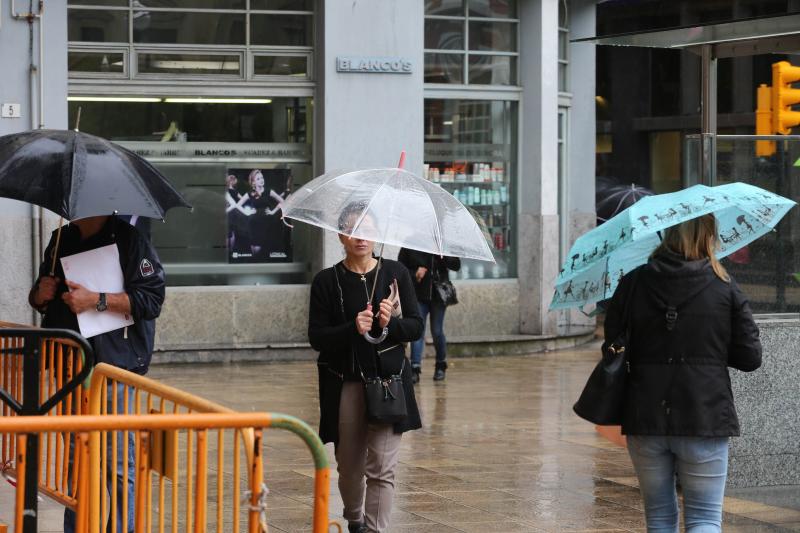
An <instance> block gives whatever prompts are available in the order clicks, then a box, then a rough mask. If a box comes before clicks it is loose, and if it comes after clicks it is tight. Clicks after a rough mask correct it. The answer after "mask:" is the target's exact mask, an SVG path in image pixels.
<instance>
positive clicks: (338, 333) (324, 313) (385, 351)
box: [308, 259, 422, 443]
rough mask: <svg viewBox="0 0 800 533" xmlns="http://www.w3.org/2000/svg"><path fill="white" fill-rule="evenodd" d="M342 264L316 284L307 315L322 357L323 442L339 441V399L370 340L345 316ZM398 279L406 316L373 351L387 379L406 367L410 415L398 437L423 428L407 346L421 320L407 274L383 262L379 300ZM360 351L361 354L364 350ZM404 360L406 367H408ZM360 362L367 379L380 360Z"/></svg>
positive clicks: (397, 426) (398, 429)
mask: <svg viewBox="0 0 800 533" xmlns="http://www.w3.org/2000/svg"><path fill="white" fill-rule="evenodd" d="M340 265H341V263H339V264H337V265H335V266H333V267H330V268H326V269H325V270H322V271H321V272H319V273H318V274H317V275H316V276H315V277H314V281H313V282H312V284H311V302H310V305H309V317H308V339H309V341H310V343H311V347H312V348H314V349H315V350H317V351H318V352H320V354H319V358H318V359H317V368H318V372H319V403H320V424H319V435H320V438H321V439H322V441H323V442H334V443H338V441H339V400H340V397H341V394H342V383H343V380H344V374H345V372H346V368H347V367H348V366H350V365H352V364H353V357H355V355H354V354H355V350H354V346H355V345H356V343H362V342H366V341H365V340H364V339H363V337H361V335H359V333H358V330H357V329H356V323H355V317H354V316H352V317H351V316H344V313H343V310H342V299H341V298H342V297H341V293H340V292H339V286H340V283H337V274H338V276H342V272H341V270H339V271H338V273H337V272H336V271H334V269H336V268H338V269H341V268H343V267H341V266H340ZM393 279H396V280H397V283H398V287H399V290H400V303H401V306H402V308H403V309H402V310H403V317H402V318H394V317H393V318H392V319H391V320H390V321H389V325H388V328H389V334H388V336H387V337H386V339H385V340H384V341H383V342H382V343H381V344H378V345H376V346H375V347H374V348H375V350H377V351H378V352H381V353H380V361H381V374H382V377H388V376H390V375H392V374H397V373H398V372H400V370H401V369H402V374H401V375H402V380H403V389H404V392H405V399H406V408H407V410H408V416H407V417H406V419H405V420H404V421H402V422H398V423H396V424H394V431H395V433H403V432H405V431H409V430H412V429H419V428H420V427H422V421H421V419H420V414H419V408H418V407H417V400H416V398H415V396H414V386H413V384H412V382H411V364H410V363H409V362H408V360H407V358H406V354H405V344H404V343H408V342H412V341H415V340H417V339H418V338H419V337H420V336H421V335H422V318H421V317H420V315H419V309H418V306H417V299H416V297H415V296H414V289H413V287H412V284H411V278H410V277H409V275H408V270H406V268H405V267H404V266H403V265H401V264H400V263H398V262H396V261H390V260H387V259H384V260H382V262H381V268H380V271H379V273H378V282H377V286H376V288H375V297H374V300H373V301H375V302H379V301H381V300H383V299H384V298H386V297H388V296H389V286H390V284H391V282H392V280H393ZM359 353H362V351H360V352H359ZM404 361H405V364H403V363H404ZM358 364H359V365H361V367H362V368H363V370H364V373H365V375H370V376H372V375H374V374H375V373H376V370H375V366H376V365H375V358H374V357H368V358H363V357H359V361H358Z"/></svg>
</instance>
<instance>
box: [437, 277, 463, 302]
mask: <svg viewBox="0 0 800 533" xmlns="http://www.w3.org/2000/svg"><path fill="white" fill-rule="evenodd" d="M433 288H434V290H435V291H436V294H438V295H439V298H440V299H441V300H442V303H444V305H445V306H448V305H455V304H457V303H458V295H457V294H456V288H455V286H454V285H453V284H452V283H451V282H450V280H444V281H434V282H433Z"/></svg>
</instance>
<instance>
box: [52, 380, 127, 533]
mask: <svg viewBox="0 0 800 533" xmlns="http://www.w3.org/2000/svg"><path fill="white" fill-rule="evenodd" d="M113 388H114V387H113V386H112V385H111V384H109V385H108V391H107V392H108V395H107V398H106V400H107V401H108V406H107V407H108V408H107V411H106V412H107V413H113V412H114V404H113V403H112V401H113V397H114V396H113V395H114V394H116V395H117V413H118V414H124V413H125V390H126V389H127V392H128V413H129V414H130V413H133V399H134V394H133V387H126V386H125V385H119V384H118V385H117V386H116V389H117V390H116V392H114V391H113ZM116 433H117V458H116V461H117V482H116V483H114V480H113V478H112V473H111V472H112V471H111V463H112V461H113V460H114V459H113V458H112V455H111V452H112V450H111V432H109V433H108V437H107V439H106V440H107V446H108V448H107V449H106V461H107V462H106V469H107V471H106V484H107V487H108V491H109V493H110V492H111V491H112V490H114V487H116V492H117V518H116V520H117V533H126V532H133V530H134V521H133V519H134V513H135V509H136V493H135V488H134V487H135V481H136V464H135V461H136V451H135V448H134V445H135V442H136V434H135V432H133V431H129V432H128V439H127V446H126V444H125V442H126V439H125V432H124V431H117V432H116ZM126 452H127V456H128V486H127V493H128V505H127V507H128V516H127V522H128V527H127V529H126V528H124V527H122V498H123V494H124V493H125V486H124V483H125V479H124V477H123V474H124V472H123V468H124V458H125V455H126ZM74 457H75V436H74V435H70V440H69V486H70V487H71V486H72V462H73V458H74ZM84 497H86V496H84ZM108 505H109V506H110V505H111V498H110V494H109V500H108ZM75 520H76V516H75V511H73V510H71V509H65V510H64V533H74V531H75ZM106 531H111V517H109V518H108V523H107V525H106Z"/></svg>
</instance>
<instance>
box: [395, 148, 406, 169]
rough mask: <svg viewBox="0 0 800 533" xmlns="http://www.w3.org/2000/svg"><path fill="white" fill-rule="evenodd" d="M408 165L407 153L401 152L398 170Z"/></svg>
mask: <svg viewBox="0 0 800 533" xmlns="http://www.w3.org/2000/svg"><path fill="white" fill-rule="evenodd" d="M405 165H406V151H405V150H401V151H400V161H399V162H398V163H397V168H403V167H404V166H405Z"/></svg>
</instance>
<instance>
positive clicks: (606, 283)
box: [550, 183, 795, 309]
mask: <svg viewBox="0 0 800 533" xmlns="http://www.w3.org/2000/svg"><path fill="white" fill-rule="evenodd" d="M794 205H795V202H794V201H792V200H789V199H788V198H784V197H783V196H779V195H777V194H774V193H771V192H769V191H766V190H764V189H761V188H759V187H756V186H754V185H748V184H746V183H728V184H725V185H719V186H717V187H707V186H705V185H695V186H693V187H689V188H688V189H683V190H681V191H678V192H673V193H668V194H658V195H654V196H648V197H645V198H642V199H641V200H639V201H638V202H636V203H635V204H633V205H632V206H631V207H629V208H628V209H626V210H625V211H623V212H622V213H620V214H618V215H617V216H615V217H614V218H612V219H611V220H609V221H607V222H606V223H604V224H603V225H602V226H599V227H597V228H595V229H593V230H591V231H589V232H588V233H586V234H584V235H582V236H581V237H580V238H578V240H577V241H575V244H574V245H573V246H572V248H571V249H570V251H569V254H568V255H567V260H566V261H565V262H564V265H563V266H562V267H561V270H560V272H559V275H558V278H557V280H556V290H555V294H554V295H553V301H552V302H551V303H550V309H567V308H571V307H581V306H583V305H586V304H590V303H594V302H598V301H600V300H604V299H606V298H610V297H611V296H612V295H613V294H614V289H616V287H617V284H618V283H619V280H620V279H622V276H624V275H625V274H626V273H627V272H630V271H631V270H633V269H634V268H636V267H637V266H639V265H642V264H644V263H646V262H647V259H648V257H650V254H652V253H653V250H655V249H656V247H657V246H658V245H659V243H660V242H661V236H660V232H661V231H662V230H664V229H666V228H668V227H670V226H674V225H677V224H680V223H681V222H684V221H686V220H690V219H692V218H696V217H699V216H702V215H705V214H708V213H713V214H714V216H715V217H716V218H717V228H718V230H719V242H720V247H719V250H718V251H717V257H718V258H720V259H721V258H723V257H725V256H727V255H729V254H732V253H733V252H735V251H736V250H738V249H740V248H742V247H744V246H746V245H748V244H749V243H751V242H753V241H754V240H756V239H758V238H759V237H761V236H762V235H764V234H766V233H768V232H769V231H771V230H772V228H774V227H775V225H776V224H777V223H778V222H779V221H780V220H781V218H783V216H784V215H785V214H786V213H787V212H788V211H789V210H790V209H791V208H792V207H793V206H794Z"/></svg>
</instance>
